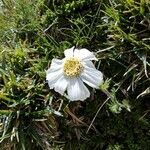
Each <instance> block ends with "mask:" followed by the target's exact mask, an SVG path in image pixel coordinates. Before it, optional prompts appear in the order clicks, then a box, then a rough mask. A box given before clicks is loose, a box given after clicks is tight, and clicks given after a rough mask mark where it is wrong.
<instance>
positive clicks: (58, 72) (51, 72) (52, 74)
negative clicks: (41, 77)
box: [46, 59, 63, 89]
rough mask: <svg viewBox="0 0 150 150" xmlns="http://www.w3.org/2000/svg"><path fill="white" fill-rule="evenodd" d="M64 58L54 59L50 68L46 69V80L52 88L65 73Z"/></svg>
mask: <svg viewBox="0 0 150 150" xmlns="http://www.w3.org/2000/svg"><path fill="white" fill-rule="evenodd" d="M62 63H63V61H62V60H59V59H53V60H52V63H51V66H50V68H49V69H48V70H47V71H46V80H48V84H49V87H50V89H52V88H54V84H55V83H56V81H57V80H58V79H59V78H60V77H61V76H62V75H63V69H62Z"/></svg>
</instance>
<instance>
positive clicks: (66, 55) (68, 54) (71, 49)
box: [64, 46, 75, 57]
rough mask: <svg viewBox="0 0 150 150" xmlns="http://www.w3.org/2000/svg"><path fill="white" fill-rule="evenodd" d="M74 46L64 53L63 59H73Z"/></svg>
mask: <svg viewBox="0 0 150 150" xmlns="http://www.w3.org/2000/svg"><path fill="white" fill-rule="evenodd" d="M74 48H75V47H74V46H73V47H71V48H69V49H66V50H65V51H64V54H65V57H73V51H74Z"/></svg>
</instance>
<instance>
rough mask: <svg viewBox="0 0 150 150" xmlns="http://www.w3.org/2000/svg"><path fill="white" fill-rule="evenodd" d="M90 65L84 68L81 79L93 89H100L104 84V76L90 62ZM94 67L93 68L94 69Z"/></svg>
mask: <svg viewBox="0 0 150 150" xmlns="http://www.w3.org/2000/svg"><path fill="white" fill-rule="evenodd" d="M88 63H89V64H88V65H87V66H85V67H84V70H83V72H82V74H81V76H80V77H81V79H82V81H83V82H85V83H86V84H88V85H89V86H91V87H93V88H97V89H98V88H99V86H100V85H101V84H102V82H103V74H102V73H101V72H100V71H99V70H97V69H96V68H95V67H94V65H92V64H93V63H92V62H88ZM92 66H93V67H92Z"/></svg>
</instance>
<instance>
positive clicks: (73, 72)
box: [63, 58, 83, 77]
mask: <svg viewBox="0 0 150 150" xmlns="http://www.w3.org/2000/svg"><path fill="white" fill-rule="evenodd" d="M63 69H64V74H65V75H66V76H68V77H76V76H79V75H80V74H81V72H82V71H83V66H82V64H81V63H80V61H79V60H78V59H76V58H69V59H67V60H66V61H65V63H64V68H63Z"/></svg>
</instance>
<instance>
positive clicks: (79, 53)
mask: <svg viewBox="0 0 150 150" xmlns="http://www.w3.org/2000/svg"><path fill="white" fill-rule="evenodd" d="M74 57H77V58H79V59H80V60H84V61H86V60H97V58H96V57H95V55H94V54H93V53H92V52H90V51H89V50H87V49H85V48H83V49H80V50H79V49H75V50H74Z"/></svg>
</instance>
